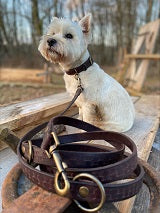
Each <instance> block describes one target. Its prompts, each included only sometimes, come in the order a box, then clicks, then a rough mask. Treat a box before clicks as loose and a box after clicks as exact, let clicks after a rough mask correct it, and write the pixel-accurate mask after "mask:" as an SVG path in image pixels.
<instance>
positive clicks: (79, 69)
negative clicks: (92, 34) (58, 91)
mask: <svg viewBox="0 0 160 213" xmlns="http://www.w3.org/2000/svg"><path fill="white" fill-rule="evenodd" d="M92 64H93V59H92V58H91V57H90V56H89V58H88V59H87V61H85V62H84V63H83V64H81V65H80V66H79V67H76V68H73V69H70V70H67V71H66V73H67V74H68V75H75V74H78V73H80V72H83V71H86V70H87V69H88V67H90V66H92Z"/></svg>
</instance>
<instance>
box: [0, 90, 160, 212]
mask: <svg viewBox="0 0 160 213" xmlns="http://www.w3.org/2000/svg"><path fill="white" fill-rule="evenodd" d="M132 100H133V102H134V105H135V109H136V119H135V123H134V126H133V128H132V129H131V130H130V131H128V132H126V133H125V134H126V135H128V136H129V137H131V138H132V139H133V140H134V142H135V143H136V145H137V149H138V156H139V157H140V158H142V159H144V160H146V161H147V159H148V157H149V154H150V151H151V147H152V143H153V141H154V138H155V135H156V132H157V129H158V126H159V111H160V108H159V103H160V99H159V97H158V96H152V95H149V96H147V95H144V96H141V97H133V98H132ZM69 101H70V97H69V96H68V94H67V93H61V94H57V95H51V96H47V97H43V98H37V99H35V100H31V101H26V102H23V103H18V104H13V105H10V106H6V107H1V108H0V114H1V115H2V116H1V118H0V132H1V131H2V130H3V129H5V128H9V129H10V130H12V131H13V132H14V133H15V134H16V135H17V136H18V137H21V136H22V135H23V134H24V133H25V132H27V131H28V130H29V129H31V128H33V127H34V126H35V125H37V124H39V123H42V122H44V121H46V120H48V119H49V118H50V117H52V116H54V115H56V114H58V113H59V112H61V111H62V110H63V109H64V108H65V107H66V105H67V104H68V103H69ZM76 113H78V109H77V107H76V106H75V105H74V106H72V108H71V109H70V110H69V111H68V113H67V114H68V115H69V116H73V115H75V114H76ZM126 116H127V115H126ZM67 131H70V129H67ZM0 143H1V142H0ZM102 143H103V142H102ZM35 191H36V193H35ZM43 197H48V198H47V199H46V200H43ZM51 198H52V199H51ZM27 199H30V200H31V204H30V206H32V205H33V207H34V206H37V205H38V204H39V205H40V200H43V205H41V208H40V209H41V211H43V212H44V213H48V209H50V207H52V209H55V210H54V212H55V213H56V212H57V213H58V212H63V211H64V209H65V208H67V206H68V205H70V203H71V201H70V200H69V199H67V198H59V196H58V195H55V194H51V193H49V192H46V191H45V190H42V189H41V188H39V187H33V188H32V189H30V190H29V191H28V192H26V193H25V194H23V195H22V196H20V197H19V198H18V199H16V200H15V201H14V202H13V204H11V206H10V208H9V209H8V208H5V209H4V210H3V212H10V210H11V209H12V212H13V213H15V212H19V210H20V209H19V208H20V206H21V209H23V210H24V211H23V212H24V213H25V212H28V211H30V206H29V205H28V202H24V201H26V200H27ZM134 200H135V198H131V199H127V200H125V201H121V202H118V203H116V204H115V205H116V207H117V208H118V210H119V211H120V212H123V213H128V212H131V209H132V206H133V203H134ZM54 201H55V202H54ZM57 201H59V202H58V205H59V208H56V206H57ZM106 206H107V205H106ZM13 207H14V208H13ZM54 207H55V208H54ZM104 208H106V207H104ZM13 210H14V211H13ZM33 212H34V213H36V212H38V209H37V210H36V208H35V209H33ZM103 212H104V209H103ZM105 212H107V208H106V209H105Z"/></svg>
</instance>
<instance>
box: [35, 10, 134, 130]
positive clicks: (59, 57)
mask: <svg viewBox="0 0 160 213" xmlns="http://www.w3.org/2000/svg"><path fill="white" fill-rule="evenodd" d="M90 26H91V15H90V14H88V15H86V16H85V17H83V18H82V19H81V20H80V21H79V23H78V22H73V21H70V20H68V19H58V18H56V17H54V18H53V20H52V22H51V24H50V25H49V28H48V32H47V34H46V35H44V36H43V38H42V40H41V42H40V45H39V51H40V52H41V54H42V55H43V56H44V57H45V58H46V59H47V60H49V61H51V62H53V63H59V64H60V66H61V67H62V70H63V71H64V80H65V84H66V89H67V91H68V92H69V93H70V95H71V96H73V95H74V94H75V91H76V89H77V86H78V81H77V80H76V79H75V77H74V76H70V75H67V74H66V73H65V70H68V69H71V68H75V67H77V66H79V65H81V64H82V63H84V62H85V61H86V60H87V59H88V57H89V52H88V50H87V46H88V43H89V42H90ZM67 33H70V34H72V35H73V38H72V39H68V38H66V37H65V35H66V34H67ZM48 38H54V39H55V40H56V41H57V43H56V44H55V45H54V46H53V47H52V48H50V49H49V46H48V43H47V40H48ZM79 76H80V78H81V82H82V87H83V88H84V91H83V93H82V94H81V95H80V96H79V97H78V99H77V100H76V104H77V106H78V107H79V118H80V119H82V120H84V121H86V122H89V123H92V124H94V125H97V126H99V127H100V128H102V129H105V130H111V131H118V132H124V131H127V130H129V129H130V128H131V127H132V125H133V122H134V118H135V111H134V106H133V103H132V101H131V98H130V96H129V95H128V93H127V91H126V90H125V89H124V88H123V87H122V86H121V85H120V84H119V83H118V82H117V81H116V80H114V79H113V78H112V77H110V76H109V75H108V74H106V73H105V72H104V71H103V70H102V69H101V68H100V67H99V66H98V65H97V64H96V63H93V65H92V66H90V67H89V68H88V69H87V70H86V71H84V72H81V73H80V74H79Z"/></svg>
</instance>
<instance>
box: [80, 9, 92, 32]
mask: <svg viewBox="0 0 160 213" xmlns="http://www.w3.org/2000/svg"><path fill="white" fill-rule="evenodd" d="M91 19H92V15H91V13H88V14H87V15H85V16H84V17H83V18H82V19H81V20H80V21H79V24H80V26H81V27H82V32H83V33H84V34H88V33H89V32H90V28H91Z"/></svg>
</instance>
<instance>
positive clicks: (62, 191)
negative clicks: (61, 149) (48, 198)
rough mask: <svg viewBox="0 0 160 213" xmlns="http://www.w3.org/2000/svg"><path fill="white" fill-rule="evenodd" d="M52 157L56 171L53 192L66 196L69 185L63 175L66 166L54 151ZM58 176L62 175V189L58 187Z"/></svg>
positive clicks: (64, 174) (65, 176)
mask: <svg viewBox="0 0 160 213" xmlns="http://www.w3.org/2000/svg"><path fill="white" fill-rule="evenodd" d="M52 155H53V159H54V162H55V164H56V167H57V170H58V171H57V172H56V174H55V179H54V185H55V191H56V192H57V194H59V195H61V196H65V195H66V194H68V192H69V190H70V183H69V181H68V178H67V175H66V173H65V169H66V168H67V165H66V164H65V163H64V162H62V160H61V157H60V155H59V154H58V153H57V152H56V151H54V152H53V153H52ZM60 175H62V178H63V182H64V187H63V188H62V187H61V186H60V181H59V177H60Z"/></svg>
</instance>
